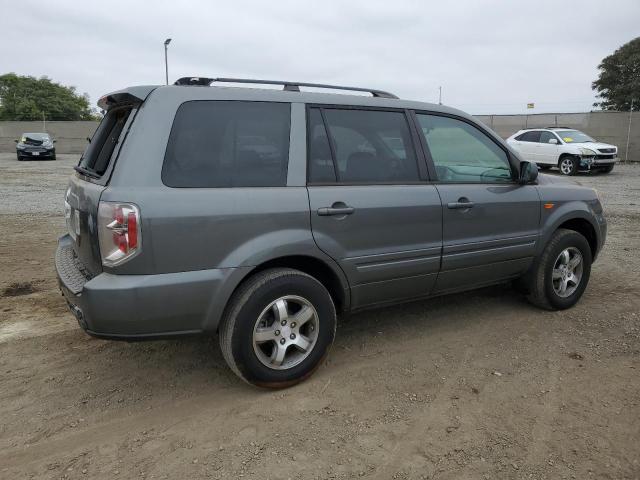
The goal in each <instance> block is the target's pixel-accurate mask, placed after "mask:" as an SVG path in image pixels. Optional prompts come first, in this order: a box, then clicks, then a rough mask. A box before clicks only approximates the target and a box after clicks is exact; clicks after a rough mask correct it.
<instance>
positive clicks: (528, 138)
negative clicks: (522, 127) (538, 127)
mask: <svg viewBox="0 0 640 480" xmlns="http://www.w3.org/2000/svg"><path fill="white" fill-rule="evenodd" d="M516 140H519V141H520V142H538V141H539V140H540V132H538V131H535V132H525V133H523V134H522V135H520V136H518V137H516Z"/></svg>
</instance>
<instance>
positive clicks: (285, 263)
mask: <svg viewBox="0 0 640 480" xmlns="http://www.w3.org/2000/svg"><path fill="white" fill-rule="evenodd" d="M269 268H293V269H294V270H300V271H301V272H304V273H306V274H307V275H311V276H312V277H314V278H315V279H316V280H318V281H319V282H320V283H322V285H324V287H325V288H326V289H327V290H328V292H329V295H331V298H332V299H333V302H334V304H335V306H336V311H338V312H343V311H346V310H348V309H349V305H350V295H349V291H350V290H349V284H348V282H347V279H346V277H345V275H344V273H342V271H341V270H339V268H340V267H338V266H337V265H329V262H328V261H325V260H322V259H320V258H318V257H314V256H311V255H287V256H283V257H277V258H273V259H271V260H267V261H265V262H263V263H261V264H260V265H257V266H256V267H255V268H253V269H252V270H251V271H250V272H249V273H248V274H247V275H246V276H245V278H244V279H243V280H242V281H243V282H244V281H245V280H246V279H248V278H249V277H251V276H252V275H255V274H256V273H258V272H261V271H263V270H267V269H269ZM241 283H242V282H241Z"/></svg>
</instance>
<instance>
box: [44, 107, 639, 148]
mask: <svg viewBox="0 0 640 480" xmlns="http://www.w3.org/2000/svg"><path fill="white" fill-rule="evenodd" d="M42 133H47V120H46V118H45V115H44V110H43V111H42ZM627 142H628V140H627ZM627 148H629V147H628V146H627Z"/></svg>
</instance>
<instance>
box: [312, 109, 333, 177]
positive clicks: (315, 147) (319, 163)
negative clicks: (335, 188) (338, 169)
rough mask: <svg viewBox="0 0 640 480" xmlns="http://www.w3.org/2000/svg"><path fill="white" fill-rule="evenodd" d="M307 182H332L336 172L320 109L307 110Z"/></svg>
mask: <svg viewBox="0 0 640 480" xmlns="http://www.w3.org/2000/svg"><path fill="white" fill-rule="evenodd" d="M307 135H308V145H309V182H310V183H332V182H335V181H336V173H335V170H334V168H333V158H332V157H331V146H330V145H329V138H328V137H327V131H326V129H325V128H324V122H323V121H322V114H321V113H320V109H318V108H312V109H310V110H309V130H308V133H307Z"/></svg>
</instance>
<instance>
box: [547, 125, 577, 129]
mask: <svg viewBox="0 0 640 480" xmlns="http://www.w3.org/2000/svg"><path fill="white" fill-rule="evenodd" d="M544 128H549V129H552V128H566V129H571V127H563V126H562V125H554V126H553V127H544Z"/></svg>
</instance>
